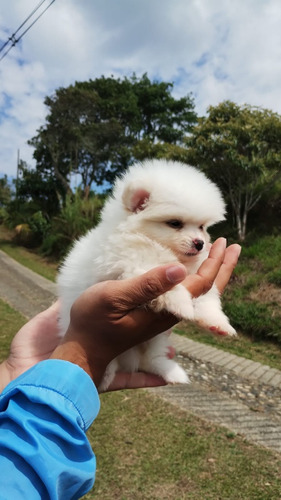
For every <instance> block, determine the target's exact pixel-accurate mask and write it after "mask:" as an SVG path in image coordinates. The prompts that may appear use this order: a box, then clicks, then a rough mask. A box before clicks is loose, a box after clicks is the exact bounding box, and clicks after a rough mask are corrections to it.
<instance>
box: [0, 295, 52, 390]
mask: <svg viewBox="0 0 281 500" xmlns="http://www.w3.org/2000/svg"><path fill="white" fill-rule="evenodd" d="M58 312H59V301H57V302H55V303H54V304H53V305H52V306H51V307H49V308H48V309H46V310H45V311H43V312H41V313H39V314H37V315H36V316H35V317H34V318H32V319H31V320H30V321H29V322H28V323H26V324H25V325H24V326H23V327H22V328H21V329H20V330H19V331H18V333H17V334H16V335H15V337H14V338H13V340H12V343H11V347H10V354H9V357H8V358H7V359H6V360H5V361H3V363H2V364H1V365H0V392H1V391H2V390H3V388H4V387H5V386H6V385H7V384H8V383H9V382H11V381H12V380H14V379H15V378H16V377H18V376H19V375H21V374H22V373H24V372H25V371H26V370H28V369H29V368H31V367H32V366H33V365H35V364H36V363H38V362H39V361H44V360H45V359H48V358H49V357H50V355H51V353H52V352H53V351H54V349H55V348H56V347H57V345H58V343H59V342H60V337H59V329H58V323H57V317H58Z"/></svg>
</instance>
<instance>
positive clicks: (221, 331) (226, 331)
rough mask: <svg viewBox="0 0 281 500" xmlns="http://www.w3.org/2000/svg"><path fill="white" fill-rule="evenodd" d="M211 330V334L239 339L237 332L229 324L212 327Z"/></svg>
mask: <svg viewBox="0 0 281 500" xmlns="http://www.w3.org/2000/svg"><path fill="white" fill-rule="evenodd" d="M209 330H211V332H214V333H217V334H218V335H228V336H229V337H237V332H236V330H235V329H234V328H233V327H232V326H231V325H230V324H229V323H225V324H224V325H216V326H210V327H209Z"/></svg>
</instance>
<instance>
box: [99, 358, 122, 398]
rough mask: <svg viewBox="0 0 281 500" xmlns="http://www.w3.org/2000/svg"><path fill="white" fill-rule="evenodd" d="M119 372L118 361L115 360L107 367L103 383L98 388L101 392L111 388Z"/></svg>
mask: <svg viewBox="0 0 281 500" xmlns="http://www.w3.org/2000/svg"><path fill="white" fill-rule="evenodd" d="M117 370H118V361H117V359H113V360H112V361H111V362H110V363H109V365H107V367H106V370H105V373H104V376H103V378H102V381H101V383H100V385H99V387H98V390H99V392H105V391H106V390H107V389H108V387H109V386H110V384H111V382H112V381H113V379H114V377H115V373H116V372H117Z"/></svg>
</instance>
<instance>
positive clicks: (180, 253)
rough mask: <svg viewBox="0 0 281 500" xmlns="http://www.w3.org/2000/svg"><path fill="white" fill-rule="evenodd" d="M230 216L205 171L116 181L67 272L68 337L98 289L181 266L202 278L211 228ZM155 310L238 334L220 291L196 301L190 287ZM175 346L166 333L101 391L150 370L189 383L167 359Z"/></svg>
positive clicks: (148, 170)
mask: <svg viewBox="0 0 281 500" xmlns="http://www.w3.org/2000/svg"><path fill="white" fill-rule="evenodd" d="M224 212H225V205H224V202H223V199H222V196H221V194H220V191H219V189H218V188H217V186H216V185H215V184H213V183H212V182H211V181H210V180H209V179H207V177H206V176H205V175H204V174H203V173H202V172H200V171H199V170H197V169H195V168H193V167H190V166H187V165H183V164H181V163H178V162H172V161H166V160H151V161H149V160H148V161H145V162H144V163H143V164H137V165H134V166H132V167H131V168H130V169H129V170H128V171H127V172H126V173H125V175H124V176H123V177H122V178H120V179H118V180H117V181H116V183H115V186H114V189H113V194H112V196H111V198H110V199H109V200H108V201H107V202H106V204H105V206H104V209H103V211H102V216H101V222H100V223H99V225H98V226H97V227H96V228H95V229H92V230H90V231H89V232H88V233H87V234H86V235H85V236H84V237H82V238H81V239H80V240H79V241H77V242H76V243H75V245H74V247H73V248H72V250H71V251H70V253H69V254H68V256H67V257H66V259H65V262H64V264H63V266H62V267H61V270H60V273H59V276H58V288H59V296H60V297H61V301H62V313H61V324H60V326H61V331H62V333H64V332H65V331H66V329H67V327H68V324H69V315H70V309H71V306H72V304H73V302H74V301H75V299H76V298H77V297H78V296H79V295H80V294H81V293H82V292H83V291H84V290H85V289H86V288H88V287H89V286H91V285H93V284H94V283H97V282H99V281H104V280H112V279H125V278H130V277H133V276H137V275H140V274H142V273H144V272H146V271H148V270H149V269H151V268H153V267H156V266H158V265H160V264H166V263H169V262H175V261H179V262H181V263H182V264H184V266H185V267H186V269H187V272H188V274H191V273H194V272H196V271H197V269H198V267H199V266H200V264H201V263H202V262H203V261H204V260H205V259H206V258H207V255H208V250H207V244H208V242H209V235H208V233H207V227H208V226H210V225H212V224H214V223H216V222H219V221H220V220H222V219H224ZM149 306H150V307H151V308H152V309H154V310H156V311H161V310H163V309H166V310H168V311H170V312H172V313H173V314H175V315H176V316H177V317H178V318H179V319H187V320H196V321H198V322H200V323H201V324H204V325H205V326H212V327H218V329H220V330H222V331H224V332H226V333H228V334H229V335H235V333H236V332H235V330H234V329H233V328H232V326H231V325H230V324H229V321H228V319H227V317H226V316H225V314H224V313H223V311H222V308H221V303H220V297H219V293H218V291H217V289H216V287H215V286H213V287H212V289H211V290H210V291H209V292H208V293H207V294H205V295H203V296H201V297H199V298H198V299H192V297H191V295H190V294H189V292H188V291H187V290H186V289H185V288H184V286H183V285H177V286H175V288H173V289H172V290H171V291H169V292H167V293H165V294H163V295H162V296H161V297H159V298H158V299H156V300H154V301H153V302H152V303H151V304H150V305H149ZM168 345H169V339H168V335H167V332H164V333H162V334H160V335H157V336H156V337H155V338H154V339H152V340H150V341H149V342H147V343H145V344H143V345H142V346H140V347H135V348H133V349H130V350H129V351H127V352H126V353H124V354H122V355H121V356H118V358H116V359H115V360H113V361H112V362H111V363H110V365H109V366H108V368H107V371H106V373H105V376H104V378H103V381H102V384H101V387H100V389H102V390H105V389H106V388H107V387H108V385H109V384H110V382H111V381H112V379H113V378H114V375H115V373H116V371H118V370H123V371H137V370H143V371H146V372H152V373H156V374H157V375H160V376H162V377H163V378H164V379H165V380H166V381H167V382H171V383H176V382H188V377H187V375H186V373H185V371H184V370H183V369H182V368H181V367H180V366H179V365H178V364H177V363H176V362H175V361H174V360H171V359H167V350H168Z"/></svg>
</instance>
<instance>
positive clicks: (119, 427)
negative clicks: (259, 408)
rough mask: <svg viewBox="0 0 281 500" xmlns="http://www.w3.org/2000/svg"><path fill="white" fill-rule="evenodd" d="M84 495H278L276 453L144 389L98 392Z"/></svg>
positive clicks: (198, 499) (101, 499)
mask: <svg viewBox="0 0 281 500" xmlns="http://www.w3.org/2000/svg"><path fill="white" fill-rule="evenodd" d="M101 399H102V405H101V412H100V415H99V417H98V419H97V420H96V422H95V423H94V425H93V426H92V427H91V429H90V432H89V438H90V441H91V442H92V443H94V450H95V453H96V456H97V464H98V465H97V476H96V484H95V487H94V489H93V492H92V493H89V494H88V495H86V496H85V498H86V499H98V500H112V499H122V500H131V499H135V500H153V499H167V500H168V499H171V500H182V499H193V500H202V499H204V500H207V499H208V500H218V499H222V500H226V499H227V500H232V499H233V500H234V499H235V500H239V499H241V500H242V499H243V500H245V499H260V500H265V499H268V498H270V499H271V500H274V499H276V500H277V499H278V500H280V491H281V475H280V473H281V460H280V457H277V456H276V455H274V454H273V453H271V452H268V451H266V450H264V449H261V448H258V447H256V446H254V445H251V444H249V443H247V442H246V441H244V440H243V439H242V438H241V437H239V436H235V435H234V434H233V433H230V432H229V431H227V430H226V429H223V428H218V427H216V426H213V425H211V424H209V423H207V422H205V421H203V420H200V419H198V418H197V417H194V416H192V415H189V414H188V413H186V412H183V411H180V410H177V409H175V408H174V407H171V406H170V405H168V404H167V403H164V402H162V401H161V400H158V399H155V398H154V397H152V396H151V395H150V394H148V393H146V392H144V391H131V392H129V391H126V392H122V393H120V392H119V393H111V394H105V395H103V396H102V398H101Z"/></svg>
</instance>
